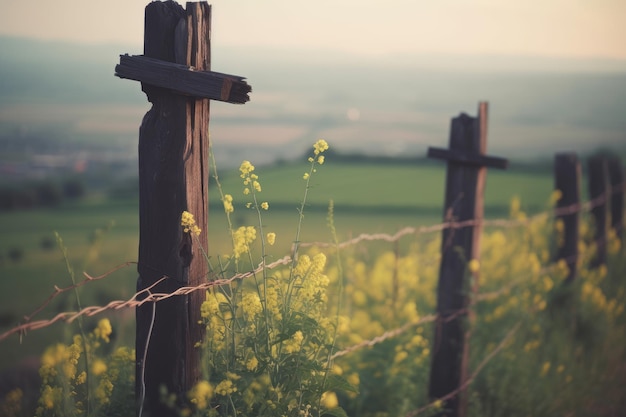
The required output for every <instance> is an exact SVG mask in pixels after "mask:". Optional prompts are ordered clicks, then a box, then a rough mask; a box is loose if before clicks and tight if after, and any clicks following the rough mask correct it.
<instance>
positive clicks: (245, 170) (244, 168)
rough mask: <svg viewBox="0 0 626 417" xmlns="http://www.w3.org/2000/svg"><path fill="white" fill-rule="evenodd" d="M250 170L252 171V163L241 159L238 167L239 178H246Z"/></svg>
mask: <svg viewBox="0 0 626 417" xmlns="http://www.w3.org/2000/svg"><path fill="white" fill-rule="evenodd" d="M252 171H254V165H252V164H251V163H250V161H243V162H242V163H241V166H240V167H239V172H241V175H240V176H241V178H246V177H247V176H249V175H250V174H251V173H252Z"/></svg>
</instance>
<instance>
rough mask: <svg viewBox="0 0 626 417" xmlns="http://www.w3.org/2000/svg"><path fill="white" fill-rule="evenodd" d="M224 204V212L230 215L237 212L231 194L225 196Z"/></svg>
mask: <svg viewBox="0 0 626 417" xmlns="http://www.w3.org/2000/svg"><path fill="white" fill-rule="evenodd" d="M222 202H223V203H224V211H225V212H226V213H227V214H228V213H232V212H233V211H235V207H233V196H232V195H230V194H225V195H224V199H223V200H222Z"/></svg>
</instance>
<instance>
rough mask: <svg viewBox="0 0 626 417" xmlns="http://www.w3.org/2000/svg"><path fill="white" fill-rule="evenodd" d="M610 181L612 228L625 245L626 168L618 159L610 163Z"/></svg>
mask: <svg viewBox="0 0 626 417" xmlns="http://www.w3.org/2000/svg"><path fill="white" fill-rule="evenodd" d="M608 170H609V180H610V183H611V228H612V229H613V230H615V233H616V235H617V238H618V239H619V240H620V241H621V242H622V245H623V243H624V239H623V236H624V190H626V184H625V183H624V167H623V166H622V162H621V161H620V160H619V158H617V157H613V158H610V159H609V161H608Z"/></svg>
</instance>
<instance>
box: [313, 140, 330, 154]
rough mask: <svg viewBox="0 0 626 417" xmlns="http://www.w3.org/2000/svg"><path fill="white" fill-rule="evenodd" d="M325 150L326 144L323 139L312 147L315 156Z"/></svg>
mask: <svg viewBox="0 0 626 417" xmlns="http://www.w3.org/2000/svg"><path fill="white" fill-rule="evenodd" d="M327 149H328V143H327V142H326V141H325V140H324V139H319V140H318V141H317V142H315V144H314V145H313V153H315V155H319V154H321V153H322V152H324V151H325V150H327Z"/></svg>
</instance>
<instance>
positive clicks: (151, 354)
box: [115, 1, 250, 417]
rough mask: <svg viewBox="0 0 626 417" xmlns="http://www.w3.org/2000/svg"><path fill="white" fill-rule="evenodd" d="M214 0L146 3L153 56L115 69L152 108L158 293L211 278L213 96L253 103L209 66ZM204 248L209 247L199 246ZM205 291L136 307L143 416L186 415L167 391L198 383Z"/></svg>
mask: <svg viewBox="0 0 626 417" xmlns="http://www.w3.org/2000/svg"><path fill="white" fill-rule="evenodd" d="M210 33H211V6H209V5H208V4H207V3H206V2H198V3H187V5H186V10H185V9H183V8H182V7H181V6H180V5H179V4H177V3H176V2H174V1H166V2H151V3H150V4H148V5H147V6H146V9H145V38H144V55H143V56H128V55H123V56H121V57H120V64H119V65H117V66H116V68H115V72H116V75H117V76H119V77H121V78H129V79H133V80H138V81H141V85H142V90H143V91H144V92H145V93H146V96H147V98H148V100H149V101H150V102H151V103H152V108H151V109H150V111H148V113H146V115H145V116H144V119H143V122H142V124H141V127H140V130H139V262H138V265H139V266H138V272H139V278H138V280H137V291H141V290H144V289H146V288H148V287H150V286H152V285H154V284H155V283H156V282H158V281H159V280H160V279H161V278H163V277H166V278H165V279H164V280H163V281H162V282H160V283H159V284H158V285H156V286H154V287H153V288H151V290H150V291H151V292H152V293H171V292H173V291H175V290H176V289H178V288H180V287H182V286H195V285H198V284H200V283H202V282H205V281H206V279H207V275H208V265H207V263H206V261H205V259H204V258H203V256H202V252H201V251H202V250H204V251H206V250H207V218H208V213H207V208H208V201H207V194H208V187H207V184H208V166H209V162H208V151H209V149H208V145H209V137H208V134H209V131H208V123H209V99H213V100H221V101H226V102H231V103H244V102H245V101H247V100H248V93H249V92H250V87H249V86H248V85H247V84H246V83H245V82H244V81H243V78H241V77H237V76H230V75H226V74H220V73H214V72H211V71H209V69H210ZM184 210H187V211H189V212H191V213H193V214H194V215H195V218H196V222H197V224H198V226H199V227H200V228H201V229H202V231H201V234H200V235H199V237H198V239H195V238H193V237H192V236H190V234H186V233H183V230H182V228H181V214H182V212H183V211H184ZM199 246H202V247H199ZM203 300H204V292H203V291H196V292H193V293H191V294H189V295H185V296H177V297H171V298H168V299H166V300H163V301H159V302H158V303H146V304H144V305H142V306H141V307H138V308H137V312H136V318H137V324H136V326H137V331H136V355H137V360H136V386H135V387H136V398H137V414H138V415H140V414H141V415H142V416H159V417H161V416H177V415H178V413H177V411H176V410H172V409H170V408H169V407H168V406H166V405H164V404H163V403H162V401H161V390H163V391H165V392H167V393H168V394H175V395H176V398H177V402H178V404H180V403H182V402H184V400H185V394H186V393H187V391H188V390H189V389H190V388H191V387H192V386H193V385H194V384H195V383H196V382H197V381H198V379H199V377H200V372H201V366H200V350H199V349H198V348H197V344H198V343H199V342H201V341H202V339H203V330H204V329H203V327H202V326H200V325H199V324H198V323H199V321H200V305H201V303H202V301H203Z"/></svg>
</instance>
